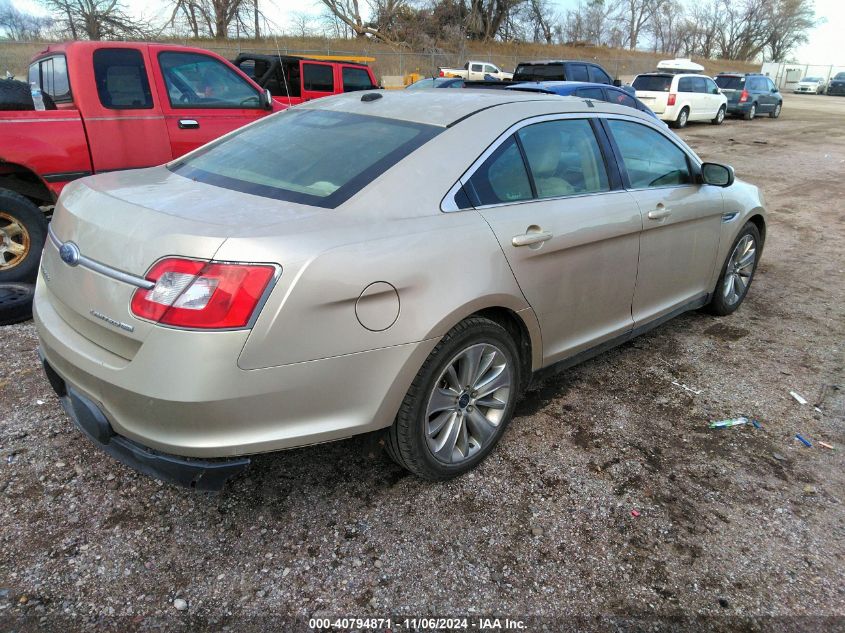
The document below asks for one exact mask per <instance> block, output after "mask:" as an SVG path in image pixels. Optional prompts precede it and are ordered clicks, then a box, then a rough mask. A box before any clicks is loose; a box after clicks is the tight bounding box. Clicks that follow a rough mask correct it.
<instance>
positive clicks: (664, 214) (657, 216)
mask: <svg viewBox="0 0 845 633" xmlns="http://www.w3.org/2000/svg"><path fill="white" fill-rule="evenodd" d="M670 215H672V211H670V210H669V209H667V208H666V207H664V206H663V205H662V204H658V205H657V208H656V209H652V210H651V211H649V212H648V219H649V220H664V219H666V218H668V217H669V216H670Z"/></svg>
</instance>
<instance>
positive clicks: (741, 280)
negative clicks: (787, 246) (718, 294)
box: [722, 235, 757, 305]
mask: <svg viewBox="0 0 845 633" xmlns="http://www.w3.org/2000/svg"><path fill="white" fill-rule="evenodd" d="M756 261H757V244H756V243H755V242H754V238H753V237H752V236H750V235H745V236H743V238H742V239H741V240H740V241H739V242H738V243H737V245H736V248H734V251H733V253H732V254H731V258H730V260H728V267H727V269H726V270H725V280H724V283H723V285H722V292H723V294H724V297H725V303H727V304H728V305H734V304H735V303H737V302H738V301H739V300H740V299H742V297H743V296H744V295H745V291H746V289H747V288H748V284H750V283H751V276H752V275H753V274H754V263H755V262H756Z"/></svg>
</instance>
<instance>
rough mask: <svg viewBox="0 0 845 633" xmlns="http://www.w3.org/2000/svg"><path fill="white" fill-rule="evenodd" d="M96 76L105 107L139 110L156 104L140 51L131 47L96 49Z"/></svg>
mask: <svg viewBox="0 0 845 633" xmlns="http://www.w3.org/2000/svg"><path fill="white" fill-rule="evenodd" d="M94 79H95V81H96V82H97V94H98V95H99V97H100V103H101V104H103V107H104V108H109V109H111V110H140V109H147V108H152V107H153V97H152V93H151V92H150V82H149V79H147V70H146V68H145V67H144V58H143V56H142V55H141V51H138V50H135V49H132V48H101V49H99V50H96V51H94Z"/></svg>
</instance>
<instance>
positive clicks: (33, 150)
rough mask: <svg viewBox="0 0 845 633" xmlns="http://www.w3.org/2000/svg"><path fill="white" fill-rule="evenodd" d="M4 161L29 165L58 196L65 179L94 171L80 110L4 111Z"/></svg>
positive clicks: (0, 124)
mask: <svg viewBox="0 0 845 633" xmlns="http://www.w3.org/2000/svg"><path fill="white" fill-rule="evenodd" d="M0 161H2V162H7V163H15V164H18V165H23V166H24V167H27V168H28V169H30V170H31V171H33V172H35V173H36V174H38V175H39V176H40V177H41V178H42V179H44V180H45V181H46V183H47V186H48V187H49V188H50V190H51V191H52V193H53V195H54V196H58V194H59V192H60V191H61V189H62V187H63V186H64V183H65V182H67V181H69V180H72V179H73V178H78V177H79V176H80V175H86V174H89V173H90V172H91V159H90V157H89V154H88V140H87V138H86V136H85V128H84V127H83V124H82V119H81V118H80V116H79V111H77V110H70V109H64V110H44V111H13V112H2V113H0ZM0 173H2V165H0Z"/></svg>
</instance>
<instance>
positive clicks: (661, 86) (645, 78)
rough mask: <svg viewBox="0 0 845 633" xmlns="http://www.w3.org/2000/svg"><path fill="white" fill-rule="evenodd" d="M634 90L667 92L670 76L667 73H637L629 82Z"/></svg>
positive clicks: (670, 80)
mask: <svg viewBox="0 0 845 633" xmlns="http://www.w3.org/2000/svg"><path fill="white" fill-rule="evenodd" d="M631 85H632V86H633V87H634V90H643V91H646V92H669V88H670V87H671V86H672V77H671V76H669V75H637V77H636V78H635V79H634V82H633V83H632V84H631Z"/></svg>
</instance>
